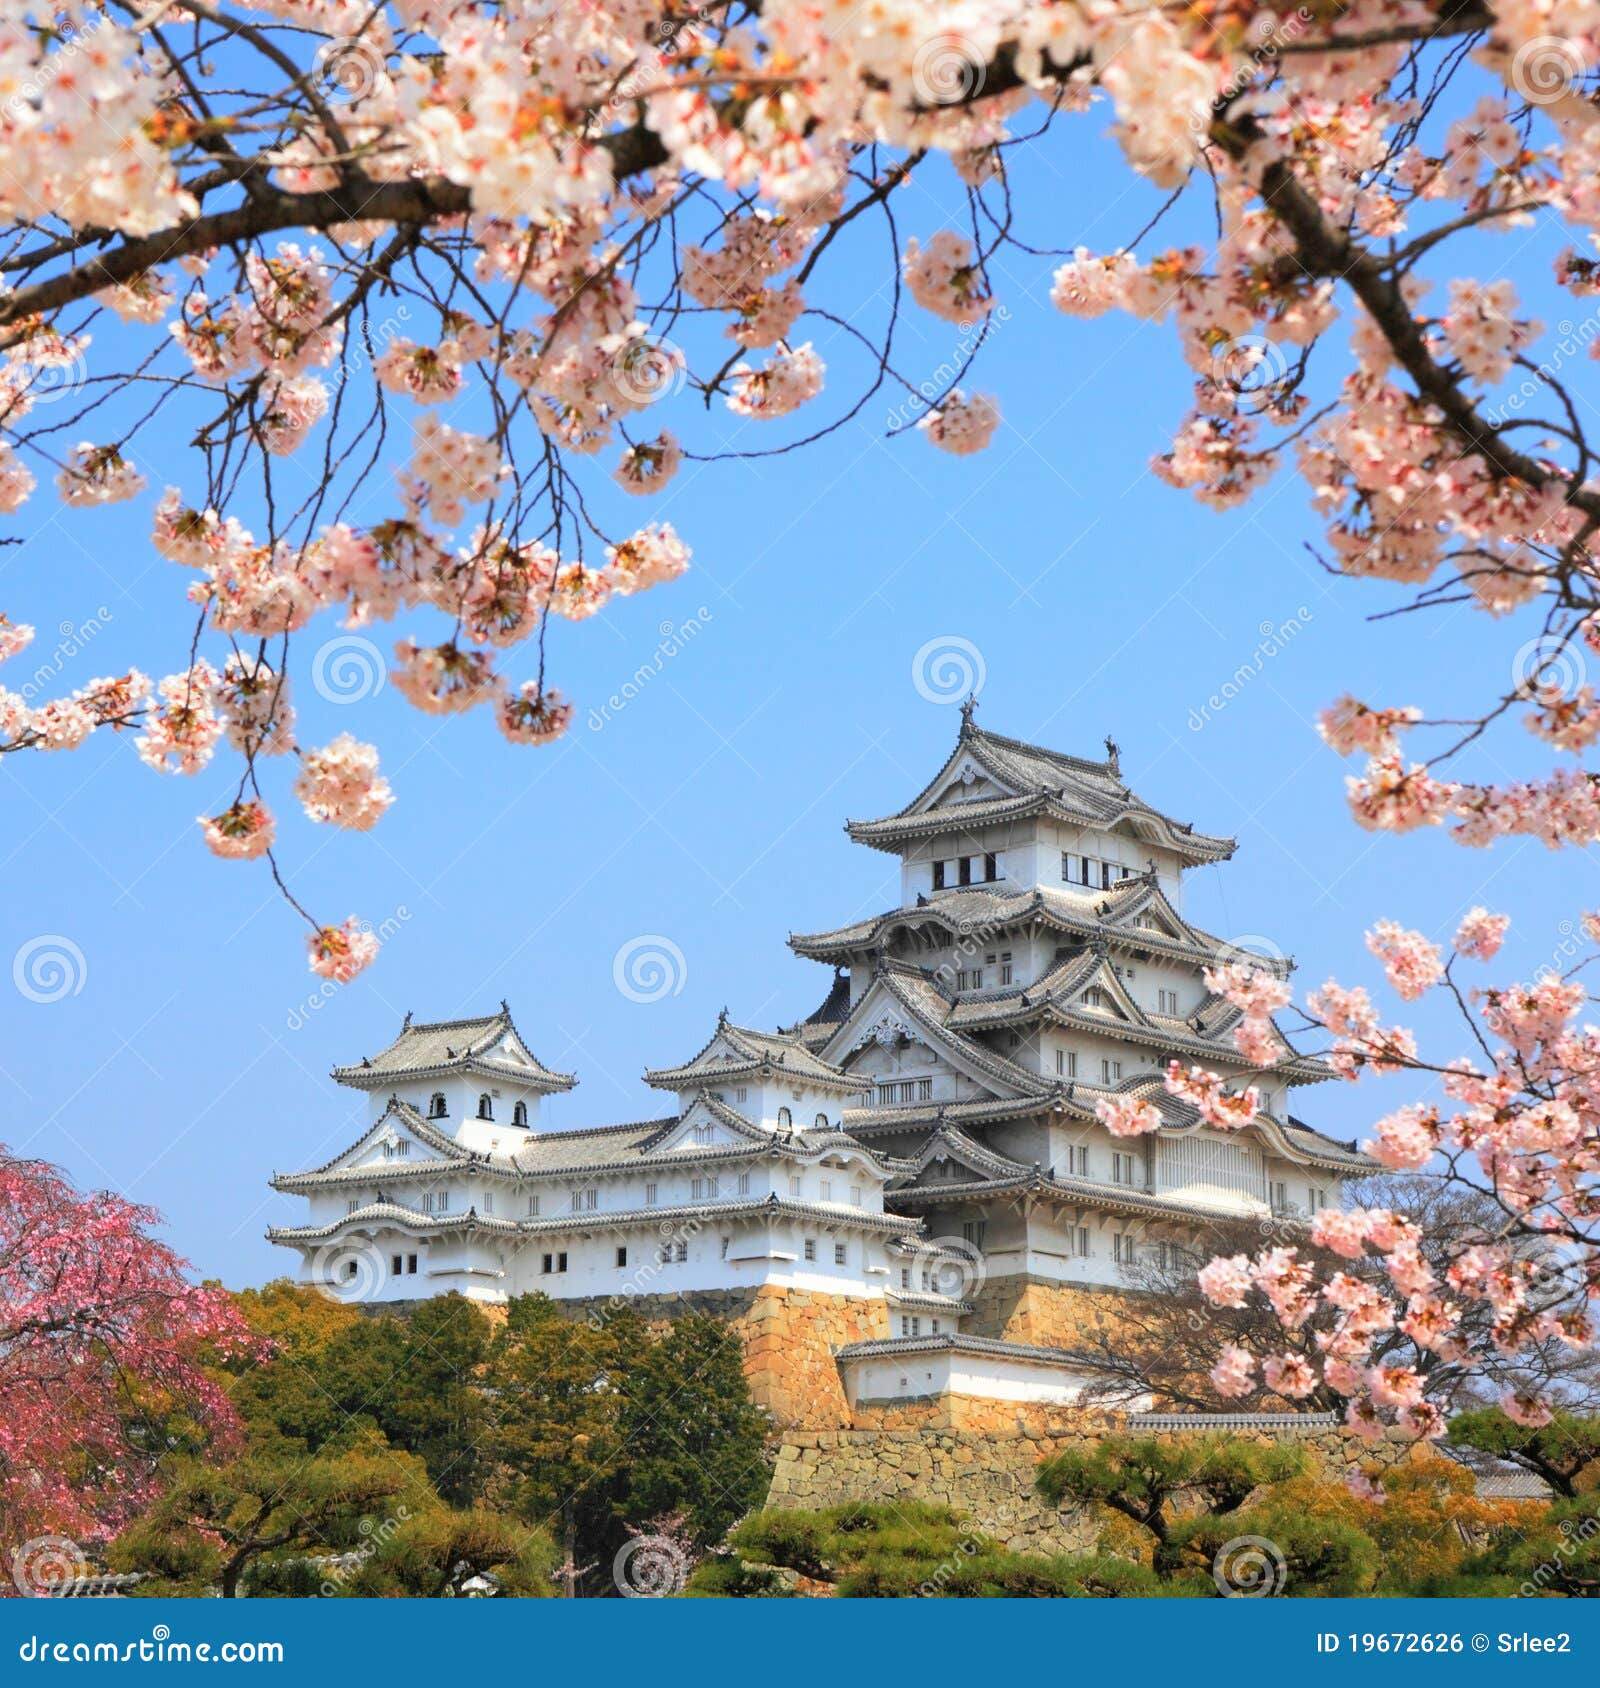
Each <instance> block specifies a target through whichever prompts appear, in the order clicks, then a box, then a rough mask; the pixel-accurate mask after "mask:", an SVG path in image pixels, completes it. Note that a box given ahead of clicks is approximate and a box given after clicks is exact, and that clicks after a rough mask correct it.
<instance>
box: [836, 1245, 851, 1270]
mask: <svg viewBox="0 0 1600 1688" xmlns="http://www.w3.org/2000/svg"><path fill="white" fill-rule="evenodd" d="M849 1259H850V1251H849V1250H848V1249H847V1248H846V1247H845V1245H844V1244H843V1243H835V1244H834V1245H833V1263H834V1265H835V1266H843V1265H845V1264H846V1263H847V1262H848V1261H849Z"/></svg>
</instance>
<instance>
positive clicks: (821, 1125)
mask: <svg viewBox="0 0 1600 1688" xmlns="http://www.w3.org/2000/svg"><path fill="white" fill-rule="evenodd" d="M815 1124H816V1128H817V1130H818V1131H826V1130H827V1129H828V1116H827V1115H826V1114H818V1115H817V1117H816V1120H815Z"/></svg>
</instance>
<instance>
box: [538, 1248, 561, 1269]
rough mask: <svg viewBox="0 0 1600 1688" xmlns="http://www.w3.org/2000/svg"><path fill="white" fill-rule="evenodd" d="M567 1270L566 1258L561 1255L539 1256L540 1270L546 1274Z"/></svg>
mask: <svg viewBox="0 0 1600 1688" xmlns="http://www.w3.org/2000/svg"><path fill="white" fill-rule="evenodd" d="M566 1269H567V1257H566V1254H565V1253H564V1252H563V1253H561V1254H546V1255H543V1256H541V1265H540V1270H541V1271H543V1272H546V1273H550V1272H564V1271H566Z"/></svg>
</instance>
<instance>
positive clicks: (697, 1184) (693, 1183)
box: [689, 1178, 706, 1202]
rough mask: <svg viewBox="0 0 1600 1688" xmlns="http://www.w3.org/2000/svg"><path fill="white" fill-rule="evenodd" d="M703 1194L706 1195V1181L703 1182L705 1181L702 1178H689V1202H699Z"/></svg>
mask: <svg viewBox="0 0 1600 1688" xmlns="http://www.w3.org/2000/svg"><path fill="white" fill-rule="evenodd" d="M705 1193H706V1181H705V1179H703V1178H691V1179H690V1180H689V1200H690V1201H695V1202H697V1201H699V1200H700V1198H701V1197H702V1196H704V1195H705Z"/></svg>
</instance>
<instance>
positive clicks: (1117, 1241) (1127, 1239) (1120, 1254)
mask: <svg viewBox="0 0 1600 1688" xmlns="http://www.w3.org/2000/svg"><path fill="white" fill-rule="evenodd" d="M1111 1253H1112V1256H1113V1258H1114V1259H1115V1260H1116V1262H1117V1264H1118V1265H1120V1266H1132V1265H1133V1264H1134V1262H1135V1260H1136V1258H1137V1256H1136V1253H1135V1249H1134V1242H1133V1238H1132V1237H1131V1236H1130V1235H1129V1234H1128V1232H1126V1231H1118V1232H1117V1233H1116V1235H1115V1236H1113V1237H1112V1239H1111Z"/></svg>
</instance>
